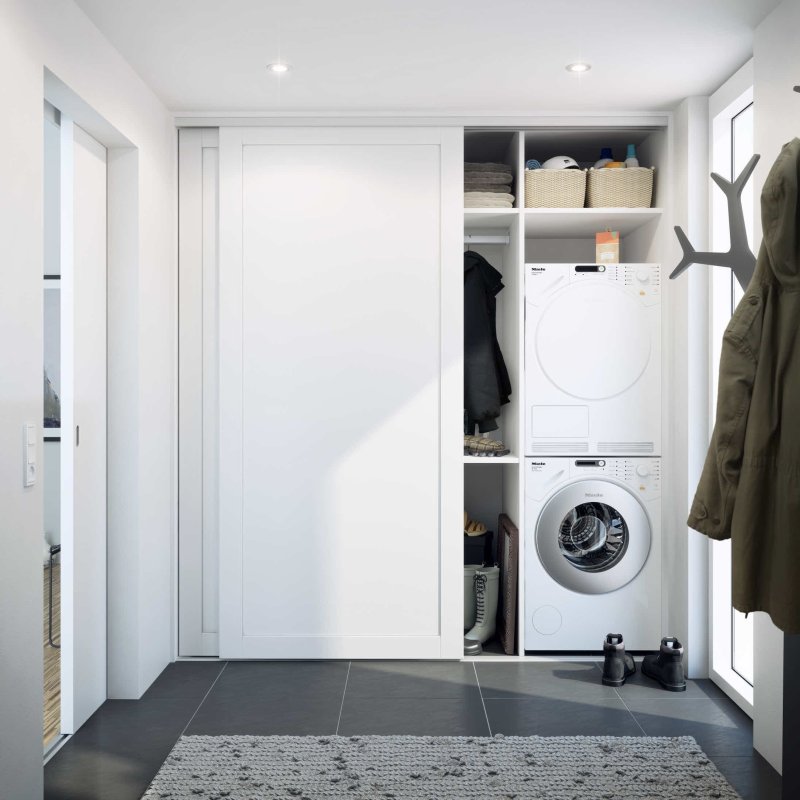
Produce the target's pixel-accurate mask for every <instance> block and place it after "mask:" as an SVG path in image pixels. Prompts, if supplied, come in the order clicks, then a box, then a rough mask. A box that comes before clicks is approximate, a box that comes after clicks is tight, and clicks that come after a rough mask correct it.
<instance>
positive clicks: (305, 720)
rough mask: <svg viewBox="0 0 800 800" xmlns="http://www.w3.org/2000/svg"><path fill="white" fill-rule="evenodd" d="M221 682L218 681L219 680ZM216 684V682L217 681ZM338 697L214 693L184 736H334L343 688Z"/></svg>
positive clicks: (334, 694) (300, 693)
mask: <svg viewBox="0 0 800 800" xmlns="http://www.w3.org/2000/svg"><path fill="white" fill-rule="evenodd" d="M220 680H221V679H220ZM218 684H219V682H218ZM342 684H343V685H342V687H341V688H340V689H339V692H338V694H337V693H334V692H330V693H329V694H327V695H325V694H320V693H316V694H311V695H306V694H303V693H302V691H292V692H287V693H286V694H281V693H279V692H274V691H273V692H257V693H254V694H251V695H248V694H246V693H243V692H235V693H232V692H226V691H223V692H219V693H218V692H217V691H216V687H215V688H214V691H212V692H211V694H210V695H209V696H208V697H207V698H206V700H205V702H204V703H203V705H202V706H201V707H200V708H199V710H198V711H197V714H196V715H195V717H194V719H193V720H192V723H191V725H189V728H188V730H187V731H186V733H187V735H193V734H197V735H205V736H234V735H237V734H239V735H249V736H313V735H322V734H327V735H330V734H334V733H336V724H337V722H338V720H339V710H340V709H341V706H342V689H343V688H344V681H343V682H342Z"/></svg>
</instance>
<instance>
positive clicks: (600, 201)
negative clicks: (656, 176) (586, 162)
mask: <svg viewBox="0 0 800 800" xmlns="http://www.w3.org/2000/svg"><path fill="white" fill-rule="evenodd" d="M654 172H655V170H654V169H652V168H649V167H628V168H626V169H590V170H589V177H588V178H587V180H586V207H587V208H650V204H651V203H652V201H653V173H654Z"/></svg>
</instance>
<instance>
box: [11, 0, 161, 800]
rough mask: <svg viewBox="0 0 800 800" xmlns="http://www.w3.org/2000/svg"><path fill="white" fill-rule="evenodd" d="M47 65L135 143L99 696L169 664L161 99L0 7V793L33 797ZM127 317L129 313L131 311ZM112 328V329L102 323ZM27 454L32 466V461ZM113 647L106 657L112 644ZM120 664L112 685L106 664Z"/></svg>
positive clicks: (39, 4) (93, 51)
mask: <svg viewBox="0 0 800 800" xmlns="http://www.w3.org/2000/svg"><path fill="white" fill-rule="evenodd" d="M45 68H47V69H49V70H50V71H51V72H52V73H54V74H55V75H57V76H58V77H59V78H60V79H61V80H62V81H63V82H64V83H65V84H67V85H68V86H69V87H71V88H72V89H73V90H74V91H75V92H76V93H77V94H78V95H80V96H81V97H82V98H83V99H84V100H85V101H86V102H87V103H88V104H89V105H90V106H92V107H93V108H94V109H96V110H97V111H98V112H99V113H100V114H101V115H102V116H103V117H105V119H106V120H107V121H108V122H109V123H110V124H111V125H112V126H114V127H115V128H116V129H117V130H118V131H120V132H121V133H122V134H123V135H124V136H125V137H126V138H127V139H129V140H130V142H132V143H133V145H134V146H135V147H136V148H137V154H138V158H137V161H138V170H139V172H138V193H137V197H138V214H139V225H140V227H139V233H138V237H137V239H136V242H135V245H136V249H137V252H138V262H131V263H130V264H129V265H128V266H129V269H130V270H131V271H132V272H133V273H134V274H132V275H129V276H127V277H128V278H129V281H128V286H129V288H130V289H131V291H132V294H131V295H130V296H129V300H130V302H129V315H128V318H126V319H125V320H124V323H125V324H126V325H127V328H126V329H125V331H124V333H125V337H126V341H127V342H128V351H127V354H126V355H127V358H128V363H126V364H125V365H124V366H125V367H126V368H127V375H126V381H127V395H126V396H127V398H128V403H127V404H126V407H125V408H124V409H121V410H120V409H117V408H115V407H114V406H113V405H112V407H111V408H110V416H113V417H115V422H116V424H117V426H118V428H119V430H120V431H121V433H120V434H119V435H118V437H117V439H116V442H115V444H116V448H117V449H116V450H112V451H111V453H110V459H109V463H110V467H111V465H114V468H115V469H116V470H117V483H116V487H117V489H118V491H123V490H124V491H123V494H124V497H123V498H122V499H124V501H125V506H124V514H122V513H120V509H121V506H120V500H121V498H120V496H116V497H115V496H114V495H113V494H112V496H111V498H110V502H111V506H110V527H109V545H110V548H112V549H113V547H114V545H115V543H117V542H119V541H124V542H125V543H126V544H127V545H128V546H129V552H130V553H131V554H132V557H131V558H130V559H128V560H127V562H126V563H125V564H124V569H119V570H118V574H117V575H116V576H112V575H110V576H109V585H110V589H111V596H112V597H117V598H121V599H122V602H123V603H124V604H125V606H126V607H127V611H128V612H129V613H130V618H129V619H130V620H132V621H135V622H136V626H137V627H136V628H134V629H129V630H121V629H120V627H119V626H116V625H115V619H114V614H113V612H114V608H113V607H110V608H109V627H110V631H111V632H112V634H116V639H115V641H110V647H111V648H112V652H111V653H110V654H109V655H110V660H109V669H110V672H109V686H110V687H112V686H113V688H114V693H115V695H116V696H126V697H138V696H140V695H141V693H142V692H143V691H144V689H145V688H146V687H147V686H148V685H149V683H150V682H151V681H152V680H153V678H154V677H155V676H156V675H157V674H158V672H159V671H160V670H161V669H162V668H163V667H164V666H165V665H166V663H167V662H168V661H169V660H170V658H171V652H172V651H171V620H172V613H171V591H170V590H171V569H172V567H171V547H172V524H173V480H172V475H173V462H172V458H173V424H172V422H173V375H174V355H173V353H174V335H173V331H174V314H173V308H174V275H175V259H174V253H175V246H174V218H175V213H174V197H175V147H174V142H175V134H174V129H173V125H172V121H171V118H170V116H169V114H168V113H167V111H166V109H165V108H164V107H163V105H162V104H161V103H160V102H159V101H158V99H157V98H156V97H155V96H154V95H153V94H152V93H151V92H150V90H149V89H148V88H147V87H146V86H145V85H144V84H143V82H142V81H141V80H140V79H139V77H138V76H137V75H136V74H135V73H134V72H133V70H132V69H131V68H130V67H129V66H128V65H127V64H126V63H125V62H124V61H123V60H122V58H121V57H120V56H119V55H118V54H117V52H116V51H115V50H114V49H113V48H112V47H111V45H110V44H109V43H108V42H107V41H106V40H105V39H104V38H103V37H102V35H101V34H100V33H99V32H98V31H97V29H96V28H95V27H94V26H93V25H92V24H91V23H90V22H89V20H88V19H87V18H86V17H85V16H84V15H83V13H82V12H81V11H80V10H79V9H78V8H77V7H76V6H75V5H74V4H73V3H72V2H69V0H0V97H2V103H3V118H4V121H5V122H4V125H3V126H2V127H0V186H2V191H0V241H2V242H3V255H4V259H3V264H4V270H3V291H2V292H0V375H2V376H3V379H2V380H0V508H2V509H3V513H2V517H1V518H0V553H2V558H0V786H2V793H3V796H5V797H9V798H11V797H13V798H15V800H26V799H27V798H40V797H41V795H42V781H41V771H42V749H41V748H42V585H41V581H42V566H41V549H42V545H41V542H42V525H43V518H42V490H41V482H40V483H39V484H38V485H37V486H35V487H32V488H30V489H23V487H22V471H21V470H22V467H21V459H22V433H21V431H22V423H23V422H26V421H28V422H37V423H40V421H41V418H42V371H41V370H42V366H41V365H42V277H41V276H42V252H43V245H42V241H43V231H42V202H43V200H42V180H43V178H42V152H43V150H42V148H43V141H42V97H43V74H44V69H45ZM131 309H132V311H131ZM113 324H114V322H113V320H112V325H113ZM42 452H43V451H42V448H41V446H40V449H39V458H40V459H41V457H42ZM114 648H116V650H114ZM122 661H126V662H127V663H128V664H129V665H131V664H132V665H133V666H132V668H131V669H129V670H128V671H127V672H126V674H125V676H124V679H123V680H117V681H115V679H114V670H115V669H118V665H119V663H121V662H122Z"/></svg>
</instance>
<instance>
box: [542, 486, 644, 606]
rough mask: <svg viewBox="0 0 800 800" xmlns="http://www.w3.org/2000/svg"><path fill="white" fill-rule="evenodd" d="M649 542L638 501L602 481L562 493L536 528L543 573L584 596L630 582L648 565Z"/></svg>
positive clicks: (547, 506)
mask: <svg viewBox="0 0 800 800" xmlns="http://www.w3.org/2000/svg"><path fill="white" fill-rule="evenodd" d="M651 540H652V531H651V528H650V520H649V519H648V517H647V513H646V512H645V510H644V508H643V506H642V504H641V503H640V502H639V500H638V498H637V497H636V496H635V495H634V494H633V493H632V492H631V491H630V490H629V489H627V488H626V487H624V486H621V485H619V484H616V483H612V482H611V481H607V480H604V479H601V478H592V479H589V480H580V481H576V482H575V483H571V484H569V485H568V486H565V487H563V488H562V489H560V490H559V491H558V492H556V494H554V495H553V497H551V498H550V500H548V501H547V503H546V504H545V506H544V508H543V509H542V513H541V515H540V516H539V520H538V522H537V524H536V549H537V552H538V554H539V558H540V560H541V562H542V564H543V566H544V568H545V570H546V571H547V573H548V574H549V575H550V577H552V578H553V579H554V580H555V581H557V582H558V583H560V584H561V585H562V586H564V587H566V588H567V589H572V590H573V591H576V592H581V593H583V594H603V593H606V592H613V591H615V590H616V589H619V588H620V587H622V586H625V584H627V583H629V582H630V581H632V580H633V579H634V578H635V577H636V576H637V575H638V574H639V572H640V571H641V569H642V567H643V566H644V565H645V563H646V562H647V557H648V555H649V553H650V542H651Z"/></svg>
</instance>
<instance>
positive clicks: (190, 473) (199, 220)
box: [178, 128, 219, 656]
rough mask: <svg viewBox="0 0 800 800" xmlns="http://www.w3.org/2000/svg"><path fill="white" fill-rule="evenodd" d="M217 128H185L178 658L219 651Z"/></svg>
mask: <svg viewBox="0 0 800 800" xmlns="http://www.w3.org/2000/svg"><path fill="white" fill-rule="evenodd" d="M217 139H218V135H217V131H216V130H204V129H202V128H191V129H184V130H182V131H181V132H180V162H179V171H178V172H179V179H180V186H179V191H180V205H179V208H180V213H179V221H178V225H179V248H180V254H179V300H178V302H179V306H178V308H179V319H180V330H179V336H178V360H179V370H178V373H179V374H178V380H179V393H178V394H179V407H178V426H179V429H178V475H179V484H178V509H179V521H178V536H179V540H178V541H179V545H178V569H179V581H178V655H181V656H215V655H217V654H218V653H219V643H218V629H219V627H218V626H219V623H218V616H219V537H218V527H219V515H218V513H217V498H218V496H219V492H218V489H217V474H218V471H219V458H218V454H217V450H218V442H217V430H218V424H219V409H218V408H217V397H218V392H219V380H218V376H217V353H218V348H217V337H218V324H217V221H218V220H217V194H218V192H217V184H218V179H217V175H218V155H219V151H218V145H217Z"/></svg>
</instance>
